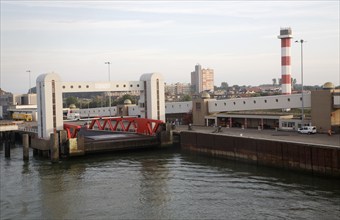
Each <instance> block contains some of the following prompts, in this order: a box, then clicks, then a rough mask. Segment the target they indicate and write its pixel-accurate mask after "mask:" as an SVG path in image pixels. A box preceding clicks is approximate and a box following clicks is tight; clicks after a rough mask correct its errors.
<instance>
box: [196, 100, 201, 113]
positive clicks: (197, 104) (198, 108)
mask: <svg viewBox="0 0 340 220" xmlns="http://www.w3.org/2000/svg"><path fill="white" fill-rule="evenodd" d="M196 110H197V111H200V110H201V103H200V102H197V103H196Z"/></svg>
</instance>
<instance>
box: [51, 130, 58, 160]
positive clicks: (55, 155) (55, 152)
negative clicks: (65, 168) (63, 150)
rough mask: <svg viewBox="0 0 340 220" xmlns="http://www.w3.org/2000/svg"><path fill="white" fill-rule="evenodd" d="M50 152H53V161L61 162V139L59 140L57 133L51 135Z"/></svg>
mask: <svg viewBox="0 0 340 220" xmlns="http://www.w3.org/2000/svg"><path fill="white" fill-rule="evenodd" d="M50 152H51V161H52V162H58V161H59V138H58V133H56V132H54V133H52V134H51V135H50Z"/></svg>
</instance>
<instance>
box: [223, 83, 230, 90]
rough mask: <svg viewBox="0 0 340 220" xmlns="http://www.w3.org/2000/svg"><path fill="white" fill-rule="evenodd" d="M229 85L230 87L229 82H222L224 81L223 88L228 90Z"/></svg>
mask: <svg viewBox="0 0 340 220" xmlns="http://www.w3.org/2000/svg"><path fill="white" fill-rule="evenodd" d="M228 87H229V85H228V83H227V82H222V83H221V88H222V89H224V90H228Z"/></svg>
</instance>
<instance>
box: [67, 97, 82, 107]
mask: <svg viewBox="0 0 340 220" xmlns="http://www.w3.org/2000/svg"><path fill="white" fill-rule="evenodd" d="M65 102H66V107H67V108H68V107H69V106H70V105H71V104H74V105H76V106H78V105H79V103H78V99H77V98H76V97H74V96H70V97H68V98H66V101H65Z"/></svg>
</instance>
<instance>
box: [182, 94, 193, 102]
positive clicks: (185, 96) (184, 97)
mask: <svg viewBox="0 0 340 220" xmlns="http://www.w3.org/2000/svg"><path fill="white" fill-rule="evenodd" d="M191 100H192V99H191V96H190V95H183V97H182V98H181V102H187V101H191Z"/></svg>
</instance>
